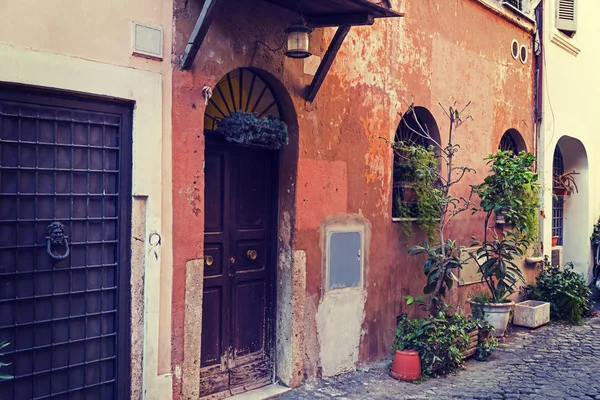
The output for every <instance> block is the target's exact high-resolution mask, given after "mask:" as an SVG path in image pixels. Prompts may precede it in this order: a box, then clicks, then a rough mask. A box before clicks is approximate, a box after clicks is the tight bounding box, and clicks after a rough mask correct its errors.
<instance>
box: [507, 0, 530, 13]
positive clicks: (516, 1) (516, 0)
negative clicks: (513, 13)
mask: <svg viewBox="0 0 600 400" xmlns="http://www.w3.org/2000/svg"><path fill="white" fill-rule="evenodd" d="M525 1H527V0H504V4H510V5H511V6H513V7H515V8H517V9H519V10H521V11H523V3H525Z"/></svg>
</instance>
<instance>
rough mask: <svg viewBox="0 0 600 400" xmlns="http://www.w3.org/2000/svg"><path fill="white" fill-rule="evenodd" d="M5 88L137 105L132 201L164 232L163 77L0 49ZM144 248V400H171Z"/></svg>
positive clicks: (152, 261)
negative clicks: (161, 369) (140, 200)
mask: <svg viewBox="0 0 600 400" xmlns="http://www.w3.org/2000/svg"><path fill="white" fill-rule="evenodd" d="M0 82H7V83H19V84H25V85H31V86H38V87H45V88H51V89H57V90H65V91H72V92H79V93H86V94H92V95H97V96H107V97H112V98H120V99H127V100H133V101H134V102H135V108H134V112H133V133H132V135H133V171H132V174H133V196H147V198H148V203H147V206H148V208H147V215H146V228H147V233H150V232H158V233H161V232H162V230H161V228H162V227H161V207H162V201H161V199H162V118H163V100H162V76H161V74H159V73H154V72H148V71H142V70H136V69H133V68H127V67H122V66H116V65H110V64H103V63H99V62H95V61H88V60H83V59H79V58H73V57H68V56H63V55H56V54H50V53H43V52H37V51H33V50H28V49H22V48H16V47H12V46H7V45H0ZM140 222H141V221H133V223H134V224H136V223H140ZM145 246H146V249H145V251H146V254H147V255H148V256H147V257H145V261H144V263H145V265H144V266H143V269H144V327H143V329H144V334H143V337H144V345H143V346H144V357H143V360H133V361H134V362H143V367H142V368H143V389H144V393H145V397H147V398H152V399H161V400H162V399H164V400H168V399H171V397H172V384H171V374H170V373H168V374H164V375H161V376H158V375H157V366H158V352H159V347H160V346H161V345H162V346H170V345H171V338H170V337H168V338H161V339H163V343H159V335H158V332H159V325H158V324H159V306H160V302H159V300H160V283H161V279H160V270H161V266H160V256H159V257H158V260H157V259H156V258H155V257H154V255H152V256H150V255H149V250H150V249H149V248H148V243H147V240H146V241H145ZM159 254H160V253H159ZM135 328H136V327H132V329H135Z"/></svg>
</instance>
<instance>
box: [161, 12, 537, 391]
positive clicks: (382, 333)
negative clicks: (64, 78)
mask: <svg viewBox="0 0 600 400" xmlns="http://www.w3.org/2000/svg"><path fill="white" fill-rule="evenodd" d="M405 3H407V4H406V6H405V11H406V17H405V18H397V19H386V20H377V21H376V22H375V24H374V25H373V26H365V27H353V28H352V29H351V31H350V33H349V35H348V37H347V38H346V41H345V42H344V44H343V46H342V47H341V49H340V52H339V53H338V56H337V58H336V60H335V62H334V63H333V66H332V68H331V70H330V72H329V74H328V76H327V77H326V79H325V81H324V83H323V86H322V87H321V90H320V92H319V93H318V95H317V98H316V100H315V102H314V103H308V102H306V101H305V100H304V94H305V88H306V86H307V85H308V84H310V82H311V80H312V78H313V76H312V75H310V74H309V73H310V71H311V70H314V68H310V65H309V66H308V67H307V68H304V66H305V65H304V62H303V61H302V60H292V59H287V58H285V57H283V55H282V53H281V52H280V51H277V52H272V51H270V50H269V49H267V48H266V47H265V46H264V45H261V44H257V41H258V40H260V41H262V42H265V43H267V44H268V45H269V46H270V47H271V48H277V47H278V46H279V45H280V44H281V42H282V40H283V33H282V32H283V30H284V28H285V27H286V26H287V24H288V23H289V22H290V21H292V20H294V19H295V18H296V17H297V16H296V15H295V14H293V13H290V12H288V11H286V10H284V9H282V8H279V7H277V6H274V5H272V4H271V3H268V2H265V1H256V2H252V4H251V5H250V4H249V3H248V2H245V1H242V0H225V2H224V3H223V5H222V8H220V9H219V11H217V14H216V16H215V19H214V21H213V24H212V26H211V27H210V29H209V32H208V35H207V37H206V39H205V41H204V43H203V45H202V47H201V48H200V51H199V53H198V55H197V57H196V60H195V62H194V65H193V67H192V70H191V71H180V70H179V69H178V68H177V66H175V67H174V72H173V79H174V80H173V97H174V105H173V132H174V136H175V140H174V143H173V171H174V177H173V208H174V214H175V215H174V218H175V220H174V236H175V241H174V247H175V261H174V270H175V272H174V283H173V290H174V294H173V346H172V351H173V368H174V369H177V367H178V366H179V365H181V362H182V360H183V353H184V349H183V346H182V343H183V341H184V336H185V335H184V326H186V324H188V323H192V322H187V321H186V319H187V318H188V316H187V315H186V313H185V312H184V307H183V304H184V297H185V293H186V292H185V278H184V277H185V262H186V261H187V260H189V259H193V258H197V257H201V256H202V246H203V232H202V226H203V215H202V214H203V209H204V205H203V197H202V193H203V190H204V186H203V184H204V183H203V182H204V177H203V172H202V168H201V166H202V162H203V153H204V137H203V126H202V125H203V112H204V102H203V101H202V97H201V89H202V87H203V86H204V85H209V86H214V85H215V84H216V82H218V80H219V79H220V78H221V77H222V76H224V75H225V74H226V73H227V72H229V71H231V70H234V69H236V68H238V67H248V66H251V67H255V68H259V69H260V70H262V71H265V72H267V73H268V76H270V77H272V78H274V79H276V80H277V81H278V82H279V83H280V89H282V90H284V92H286V95H285V96H284V97H287V96H289V102H288V103H287V104H286V105H285V107H284V108H285V109H288V111H291V112H290V113H289V114H290V115H292V116H293V118H291V119H288V123H289V122H290V121H291V122H292V123H293V124H296V125H295V126H294V130H293V131H294V132H296V133H297V136H294V137H293V140H292V141H291V143H290V145H289V146H287V147H286V149H285V150H284V153H282V154H281V157H280V162H281V166H280V169H281V170H282V173H281V176H280V193H279V196H280V198H279V205H280V211H279V230H280V232H279V235H278V236H279V243H278V246H279V261H278V266H277V272H278V276H277V277H276V282H277V290H278V292H277V304H276V306H277V310H276V315H277V316H276V318H277V321H276V324H277V332H276V334H275V336H276V337H275V342H276V349H277V351H276V374H277V378H279V379H281V380H282V381H283V382H284V383H286V384H290V385H292V386H293V385H296V384H298V383H299V382H300V381H301V380H302V379H303V378H305V377H313V376H318V375H319V374H320V373H323V374H330V373H335V371H340V370H342V369H344V368H345V366H349V365H350V364H353V365H354V364H356V363H363V362H370V361H376V360H381V359H383V358H385V357H388V356H389V348H390V345H391V343H392V341H393V335H394V325H395V318H396V316H397V315H399V314H400V313H402V312H405V311H408V310H406V309H405V306H404V300H403V296H405V295H407V294H413V295H418V294H420V293H421V291H422V287H423V286H424V277H423V272H422V260H420V259H416V258H408V256H407V247H408V246H409V245H412V244H414V243H417V242H419V241H422V240H423V239H424V237H423V235H422V233H420V232H418V230H417V231H415V234H414V236H413V237H412V238H410V239H409V238H406V237H405V236H404V235H403V234H402V230H401V229H400V227H399V226H398V224H397V223H393V222H392V221H391V207H392V205H391V179H392V177H391V170H392V169H391V167H392V161H393V158H392V152H391V150H390V148H389V146H387V145H386V143H385V142H384V141H383V140H381V138H380V137H381V136H383V137H386V138H390V139H391V138H393V136H394V133H395V130H396V127H397V125H398V123H399V116H398V114H397V112H398V111H400V110H402V109H403V108H405V105H404V104H403V102H405V101H408V102H410V99H411V98H414V101H415V104H417V105H420V106H423V107H426V108H427V109H428V110H429V111H430V112H431V113H432V114H433V115H434V117H435V118H436V121H437V124H438V126H439V128H440V133H441V136H442V140H443V139H445V138H446V136H447V123H446V121H445V119H444V117H443V112H442V110H441V109H440V107H439V105H438V102H441V103H442V104H445V105H448V104H450V103H452V102H454V101H458V102H459V104H464V103H466V102H467V101H472V104H471V106H470V107H469V112H470V113H471V114H472V115H473V121H469V122H468V123H466V124H465V125H463V127H461V128H460V130H459V131H458V132H457V136H456V141H457V142H458V143H460V144H461V146H462V149H461V152H460V153H459V156H458V157H457V162H458V163H459V164H463V165H469V166H472V167H474V168H475V169H476V170H477V175H473V176H472V177H469V178H467V179H465V181H464V183H463V184H462V185H461V187H460V188H459V189H458V190H457V193H456V194H458V195H461V194H467V193H468V191H469V186H468V185H469V184H471V183H478V182H479V181H480V180H481V179H483V176H485V172H486V170H487V168H486V166H485V162H484V160H483V159H484V157H485V156H486V155H487V154H489V153H491V152H493V151H495V149H496V148H497V146H498V143H499V141H500V138H501V136H502V134H503V133H504V132H505V131H506V130H507V129H509V128H514V129H517V130H518V131H519V132H520V133H521V135H522V136H523V139H524V142H525V143H526V146H527V149H528V150H530V151H534V148H533V146H534V136H533V115H532V98H533V93H532V87H533V83H532V79H533V67H532V63H531V58H530V60H529V61H528V62H527V63H526V64H525V65H523V64H522V63H521V62H520V61H518V60H514V59H513V58H512V56H511V54H510V45H511V41H512V40H513V39H517V40H518V41H519V43H523V44H525V45H526V46H528V47H529V48H530V47H531V46H530V42H531V36H530V34H529V33H528V31H527V30H526V29H520V28H519V27H517V26H515V25H514V24H513V23H510V22H508V21H506V20H505V19H502V18H500V17H499V16H498V15H496V14H494V13H492V12H490V11H489V10H487V9H485V8H484V7H482V6H481V5H480V4H479V3H478V2H475V1H472V0H456V1H452V2H436V4H434V2H419V1H415V2H405ZM198 14H199V5H197V4H195V2H186V1H184V0H177V1H175V33H174V38H175V39H174V48H173V51H174V56H178V55H180V54H182V52H183V48H184V46H185V43H186V41H187V39H188V38H189V34H190V32H191V30H192V27H193V24H194V22H195V20H196V18H197V16H198ZM257 16H260V18H257ZM232 27H235V29H233V28H232ZM530 28H531V26H529V27H528V29H530ZM334 32H335V29H329V28H328V29H317V30H315V31H314V32H313V33H312V34H311V50H312V52H313V54H315V55H316V56H318V57H322V56H323V54H324V53H325V50H326V49H327V46H328V45H329V42H330V40H331V38H332V37H333V34H334ZM307 62H308V63H314V59H312V60H309V61H307ZM305 71H306V72H309V73H305ZM295 135H296V134H295ZM285 152H287V153H285ZM189 193H194V198H193V203H194V204H193V205H192V204H191V203H190V201H189V195H188V194H189ZM195 209H197V210H199V211H198V213H195ZM284 211H285V212H284ZM339 214H352V215H358V216H360V218H362V219H364V220H365V221H368V223H369V224H370V226H371V235H370V243H371V245H372V249H373V251H371V252H370V254H369V256H368V257H366V258H365V271H364V287H363V292H362V293H363V294H364V297H363V299H364V301H363V302H360V301H354V299H353V302H351V303H350V302H349V303H347V304H346V303H345V302H343V301H340V298H341V297H343V295H342V294H337V295H335V296H329V294H327V295H324V294H323V293H324V290H323V278H324V254H323V244H322V232H321V230H322V226H323V224H324V223H326V221H327V219H328V218H330V217H331V216H334V215H339ZM288 221H289V222H288ZM482 226H483V217H482V216H479V215H475V216H471V215H470V213H466V214H463V215H462V216H461V217H460V218H459V219H457V220H456V223H455V224H454V227H453V228H452V230H451V232H450V233H451V235H452V237H453V238H456V239H457V240H459V241H468V240H469V238H470V236H471V235H477V236H481V235H482ZM367 266H368V267H367ZM475 290H481V286H480V285H471V286H467V287H461V288H459V289H457V290H455V291H454V293H453V295H452V297H451V298H450V299H449V301H451V302H453V303H454V304H456V305H457V306H458V307H464V301H465V300H466V298H467V295H468V294H469V293H471V292H473V291H475ZM185 302H187V300H185ZM196 304H200V299H196ZM338 309H339V310H340V311H343V312H344V313H346V314H347V315H349V316H351V318H350V320H351V321H352V324H354V325H352V327H351V329H350V328H349V329H348V330H349V332H352V334H349V337H348V338H347V339H344V341H343V346H344V349H346V351H347V354H346V355H344V357H343V361H339V362H338V361H336V360H335V357H334V356H333V355H331V354H330V351H332V349H331V348H330V347H331V345H330V343H331V340H333V339H332V338H333V337H334V333H333V332H335V331H336V328H335V325H334V324H332V323H330V322H328V321H327V318H325V316H326V315H328V314H329V313H331V315H334V316H335V318H337V316H336V311H337V310H338ZM411 312H412V311H411ZM290 315H291V316H292V320H291V321H289V319H288V318H289V316H290ZM357 321H360V330H357V329H356V324H357V323H358V322H357ZM348 323H349V324H350V323H351V322H350V321H348ZM357 332H358V334H357ZM357 340H358V342H357ZM357 343H358V353H356V352H354V351H353V350H352V349H354V347H355V346H356V345H357ZM350 354H352V355H351V356H350ZM341 366H344V367H341ZM320 371H321V372H320ZM180 384H181V382H180V380H178V379H174V396H175V397H176V398H177V397H178V396H179V395H180V390H181V389H180Z"/></svg>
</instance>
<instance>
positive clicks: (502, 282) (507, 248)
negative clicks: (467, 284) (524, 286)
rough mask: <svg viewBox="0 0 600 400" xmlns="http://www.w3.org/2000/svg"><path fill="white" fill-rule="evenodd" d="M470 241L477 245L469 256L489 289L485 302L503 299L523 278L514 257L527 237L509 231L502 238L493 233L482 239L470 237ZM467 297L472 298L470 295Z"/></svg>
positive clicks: (519, 254)
mask: <svg viewBox="0 0 600 400" xmlns="http://www.w3.org/2000/svg"><path fill="white" fill-rule="evenodd" d="M473 244H474V245H479V248H478V249H477V250H475V251H473V252H472V253H471V256H472V258H473V259H474V260H475V262H476V263H477V265H478V268H479V272H480V273H481V275H482V277H483V280H484V281H485V284H486V285H487V287H488V289H489V290H490V297H491V299H490V301H489V302H490V303H503V302H505V301H507V298H508V296H510V295H511V294H513V293H514V292H515V290H516V289H515V286H516V284H517V282H518V281H519V280H520V281H522V282H525V277H524V276H523V273H522V272H521V269H520V268H519V267H518V266H517V264H516V262H515V261H516V258H517V257H522V256H523V255H524V254H525V250H526V249H527V241H526V240H524V239H523V238H522V237H521V236H519V235H517V234H515V233H513V232H510V231H509V232H506V233H505V234H504V236H503V237H502V238H498V236H495V235H494V236H493V238H492V240H487V239H486V240H485V241H484V242H482V243H479V242H477V241H474V242H473ZM471 300H472V301H475V302H476V300H474V298H471Z"/></svg>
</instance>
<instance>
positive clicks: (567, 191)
mask: <svg viewBox="0 0 600 400" xmlns="http://www.w3.org/2000/svg"><path fill="white" fill-rule="evenodd" d="M573 175H579V172H575V171H571V172H567V173H564V174H561V175H554V176H553V177H552V182H553V183H554V188H553V191H554V194H555V195H556V196H563V197H564V196H566V197H568V196H570V195H571V194H573V192H575V193H579V189H578V188H577V183H576V182H575V178H574V177H573Z"/></svg>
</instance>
